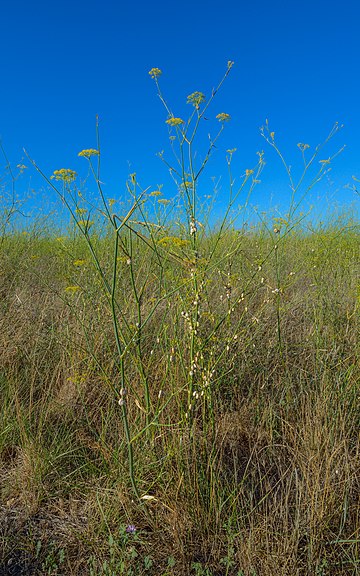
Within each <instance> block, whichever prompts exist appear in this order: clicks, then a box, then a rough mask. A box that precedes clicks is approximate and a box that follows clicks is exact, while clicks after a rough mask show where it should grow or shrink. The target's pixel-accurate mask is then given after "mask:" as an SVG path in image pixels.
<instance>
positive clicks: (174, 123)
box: [166, 117, 184, 126]
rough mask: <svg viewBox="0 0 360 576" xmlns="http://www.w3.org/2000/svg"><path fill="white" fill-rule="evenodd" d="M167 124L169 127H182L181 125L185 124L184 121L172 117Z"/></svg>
mask: <svg viewBox="0 0 360 576" xmlns="http://www.w3.org/2000/svg"><path fill="white" fill-rule="evenodd" d="M166 124H169V126H180V125H181V124H184V120H182V119H181V118H174V117H172V118H169V119H168V120H166Z"/></svg>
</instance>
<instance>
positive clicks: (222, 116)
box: [216, 112, 231, 122]
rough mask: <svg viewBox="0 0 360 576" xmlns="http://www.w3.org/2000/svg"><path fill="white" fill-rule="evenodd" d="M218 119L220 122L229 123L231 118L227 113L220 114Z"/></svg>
mask: <svg viewBox="0 0 360 576" xmlns="http://www.w3.org/2000/svg"><path fill="white" fill-rule="evenodd" d="M216 118H217V119H218V120H219V122H229V120H230V118H231V116H230V114H225V112H220V114H218V115H217V116H216Z"/></svg>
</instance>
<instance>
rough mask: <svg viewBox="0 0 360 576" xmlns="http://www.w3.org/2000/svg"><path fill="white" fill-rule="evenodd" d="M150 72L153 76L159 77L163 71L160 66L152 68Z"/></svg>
mask: <svg viewBox="0 0 360 576" xmlns="http://www.w3.org/2000/svg"><path fill="white" fill-rule="evenodd" d="M149 74H150V76H151V78H158V77H159V76H161V74H162V72H161V70H160V68H151V70H150V71H149Z"/></svg>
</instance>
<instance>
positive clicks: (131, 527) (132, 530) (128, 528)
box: [126, 524, 136, 534]
mask: <svg viewBox="0 0 360 576" xmlns="http://www.w3.org/2000/svg"><path fill="white" fill-rule="evenodd" d="M126 532H127V533H128V534H134V533H135V532H136V528H135V526H134V524H129V525H128V526H126Z"/></svg>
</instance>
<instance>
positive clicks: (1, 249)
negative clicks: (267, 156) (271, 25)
mask: <svg viewBox="0 0 360 576" xmlns="http://www.w3.org/2000/svg"><path fill="white" fill-rule="evenodd" d="M231 65H232V63H231V62H230V63H229V64H228V69H227V72H226V74H225V77H226V76H227V74H228V72H229V70H230V68H231ZM151 73H152V77H153V79H154V80H155V82H156V84H157V87H158V91H159V95H160V97H161V98H162V94H161V92H160V88H159V85H158V77H159V76H160V70H158V69H156V68H155V69H152V71H151ZM219 86H221V83H220V85H219ZM215 93H216V91H215V92H214V93H213V96H214V95H215ZM213 96H212V98H213ZM212 98H211V99H212ZM211 99H210V100H211ZM162 100H163V103H165V101H164V99H163V98H162ZM188 102H189V103H190V104H191V105H192V106H193V112H192V113H191V115H190V118H189V120H187V121H186V122H184V121H183V120H182V119H180V118H176V117H174V116H171V115H170V116H169V118H168V120H167V121H166V122H167V124H168V126H169V130H170V133H171V134H174V136H171V138H172V140H171V142H172V144H173V142H174V139H175V141H176V142H177V143H178V146H179V154H178V155H176V156H175V159H176V162H178V165H177V164H176V166H177V167H175V168H174V169H172V174H173V176H174V177H175V180H176V184H177V190H178V194H179V195H178V200H177V201H178V203H179V206H180V208H179V209H180V210H182V212H181V214H180V215H179V216H178V217H177V216H176V217H172V220H171V222H169V221H167V220H166V218H165V217H163V216H164V214H165V213H166V205H167V204H166V203H167V202H168V201H167V200H166V199H164V201H163V199H162V196H161V190H153V191H150V190H147V191H143V190H141V189H140V187H139V185H138V183H137V179H136V175H135V174H132V175H131V176H130V178H129V182H128V183H127V186H128V196H129V198H130V204H129V206H128V208H127V209H126V210H125V211H124V210H123V209H122V211H121V213H120V212H119V206H118V204H117V203H114V201H113V200H109V199H107V198H105V196H104V194H103V191H102V187H101V178H100V170H99V164H98V165H97V166H96V161H98V160H99V156H100V153H99V149H88V150H83V151H82V152H81V153H80V154H79V155H80V156H82V157H84V159H85V161H88V162H89V168H90V173H92V174H93V176H94V179H95V182H96V185H97V191H98V198H99V204H98V206H97V207H94V205H93V204H92V203H91V202H89V201H86V199H85V198H84V197H83V195H82V194H81V192H80V190H79V188H78V187H77V183H76V182H77V181H76V173H75V172H74V171H72V170H70V169H60V170H57V171H55V172H54V174H53V178H52V179H51V178H46V180H47V182H48V185H49V187H52V188H53V190H54V191H55V192H56V193H57V194H58V195H59V197H60V199H61V200H62V202H63V204H64V205H65V206H66V207H67V209H68V211H69V213H70V215H71V219H72V228H70V229H69V230H68V231H67V233H65V234H63V235H59V234H58V233H56V232H54V231H52V230H51V229H45V228H44V227H37V226H35V227H33V228H31V229H30V228H29V229H27V230H24V231H21V230H20V229H17V228H16V226H15V227H14V228H11V222H12V218H13V217H14V214H15V212H16V210H15V208H14V207H15V206H16V204H14V202H10V204H8V207H7V208H6V209H4V211H3V217H2V220H1V235H0V273H1V277H0V291H1V293H0V386H1V388H0V397H1V412H0V419H1V421H0V430H1V434H0V462H1V467H0V486H1V501H0V575H1V576H2V575H4V576H5V575H20V574H23V575H27V574H39V575H58V576H60V575H64V576H67V575H74V576H76V575H79V576H82V575H84V576H85V575H89V576H110V575H114V576H119V575H126V576H131V575H133V576H142V575H144V576H145V575H149V576H150V575H153V576H171V575H174V576H187V575H193V576H274V575H282V576H287V575H289V576H295V575H297V576H307V575H309V576H312V575H316V576H332V575H340V574H343V575H349V576H350V575H352V574H354V575H355V574H357V573H360V555H359V550H360V508H359V494H360V475H359V470H360V443H359V429H360V426H359V424H360V411H359V381H360V364H359V333H360V330H359V324H360V322H359V319H360V316H359V309H360V266H359V240H360V234H359V232H360V230H359V224H358V222H356V220H355V219H351V217H349V216H348V217H347V218H343V219H338V220H333V221H331V219H328V220H327V222H328V223H327V224H324V225H319V226H317V227H314V228H311V227H310V225H305V220H304V219H303V217H302V216H301V215H299V207H300V204H301V199H302V198H304V193H303V192H302V191H301V190H300V187H301V184H302V183H303V181H304V177H305V176H306V175H307V173H308V172H309V170H311V168H312V165H313V163H314V158H315V157H316V154H317V153H318V151H317V150H316V151H315V153H314V156H310V158H309V160H305V153H306V146H307V145H304V144H301V145H299V147H300V149H301V152H302V154H303V158H304V165H305V168H304V174H303V176H300V179H299V181H298V183H295V182H294V181H293V180H292V175H291V173H290V170H289V169H287V172H288V176H289V180H290V186H291V190H292V198H291V203H290V207H289V211H288V214H287V215H286V217H284V218H276V219H272V218H271V217H268V218H265V217H264V216H262V220H261V221H260V223H259V224H258V225H256V226H254V227H251V226H244V227H239V226H236V225H235V224H234V219H233V215H234V206H235V204H236V203H237V201H238V198H239V194H240V195H243V194H244V193H245V191H247V192H248V191H250V192H251V189H252V187H253V186H255V185H256V184H257V179H258V175H259V174H260V172H261V171H262V169H263V160H262V156H260V157H259V164H258V166H257V167H255V168H254V169H251V170H250V169H249V170H246V171H245V172H244V176H243V179H242V184H241V185H240V188H239V189H238V192H235V191H234V190H233V179H232V176H231V159H232V154H233V152H234V151H228V157H227V162H228V167H229V174H230V196H229V197H230V200H229V206H228V208H227V209H225V210H224V218H223V220H222V221H221V222H220V223H219V224H217V225H212V226H209V225H208V224H207V222H210V220H206V217H205V216H204V212H201V207H199V206H198V199H197V192H196V189H197V184H198V178H199V176H200V174H202V171H203V168H204V167H205V165H206V163H207V159H208V156H209V155H210V154H211V152H212V147H213V144H214V143H215V142H216V140H217V138H218V136H219V135H220V133H221V131H222V129H223V127H224V123H225V122H226V121H228V120H229V116H228V115H227V114H225V113H221V114H218V115H217V116H216V118H217V120H218V121H219V123H220V124H219V126H220V131H219V133H218V136H216V138H214V140H213V141H212V144H211V146H210V148H209V150H208V156H206V155H205V157H204V160H203V163H202V164H201V165H200V166H198V167H197V168H195V166H194V162H193V160H194V159H195V157H194V155H193V149H194V146H193V145H194V142H195V136H196V129H197V124H198V123H199V122H200V121H201V120H202V114H203V110H204V111H205V110H206V109H207V106H208V105H206V107H205V105H204V97H203V95H202V94H201V93H199V92H196V93H193V94H192V95H190V96H189V97H188ZM165 105H166V103H165ZM201 106H203V107H204V108H201ZM167 110H168V108H167ZM208 114H209V112H208V111H207V115H208ZM192 123H195V128H194V131H193V132H192V131H191V130H192V129H190V127H191V126H193V124H192ZM266 130H267V132H266ZM263 135H264V136H265V139H266V140H267V142H268V144H269V145H270V146H272V147H273V148H274V149H275V151H277V152H278V149H277V145H276V143H275V140H274V133H273V132H270V131H269V130H268V129H267V127H265V133H264V134H263ZM176 139H177V140H176ZM185 150H186V152H187V154H186V155H185V153H184V151H185ZM329 162H330V160H327V161H321V160H320V168H319V172H318V173H317V174H315V175H314V176H313V177H312V178H311V179H310V181H309V182H310V183H309V185H308V188H311V187H312V186H313V184H314V182H317V181H319V179H321V177H322V175H324V174H325V173H326V170H327V164H328V163H329ZM166 163H167V161H166ZM167 166H168V164H167ZM14 181H15V179H14V177H13V184H14ZM247 192H246V193H247ZM13 193H14V190H13ZM305 193H306V191H305ZM12 197H13V198H14V195H13V196H12ZM299 198H300V200H299ZM159 201H160V202H159ZM161 204H163V205H165V207H164V206H162V205H161ZM147 206H149V208H147ZM156 207H157V208H156ZM172 214H173V213H172ZM93 220H94V222H93Z"/></svg>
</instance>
